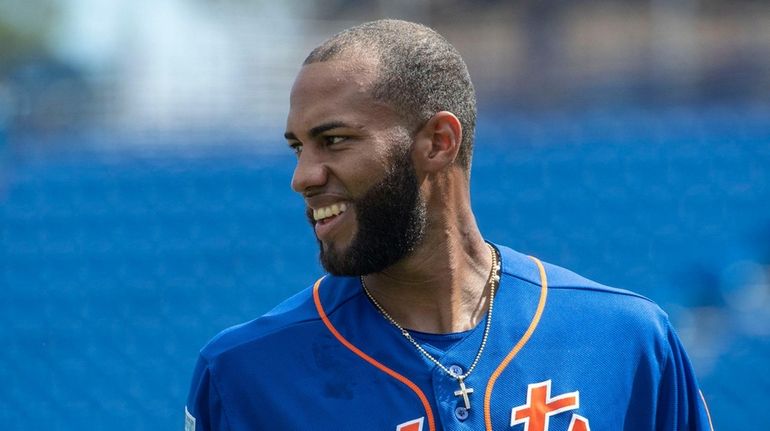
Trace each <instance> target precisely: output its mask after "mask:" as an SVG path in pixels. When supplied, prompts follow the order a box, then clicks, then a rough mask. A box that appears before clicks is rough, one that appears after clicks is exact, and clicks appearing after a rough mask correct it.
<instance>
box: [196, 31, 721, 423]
mask: <svg viewBox="0 0 770 431" xmlns="http://www.w3.org/2000/svg"><path fill="white" fill-rule="evenodd" d="M290 102H291V108H290V112H289V117H288V120H287V128H286V133H285V137H286V140H287V142H288V144H289V146H290V147H291V148H292V149H293V150H294V152H295V153H296V155H297V165H296V168H295V171H294V177H293V178H292V183H291V185H292V188H293V189H294V191H295V192H297V193H298V194H299V195H300V196H301V197H302V198H303V199H304V200H305V203H306V205H307V215H308V218H309V220H310V223H311V225H312V226H313V228H314V231H315V236H316V238H317V239H318V244H319V248H320V259H321V262H322V264H323V266H324V268H325V269H326V270H327V271H328V272H329V275H327V276H325V277H323V278H321V279H319V280H318V281H317V282H316V283H314V285H313V286H311V287H309V288H308V289H306V290H304V291H302V292H300V293H299V294H297V295H295V296H294V297H292V298H290V299H288V300H287V301H286V302H284V303H283V304H281V305H279V306H278V307H277V308H275V309H274V310H272V311H271V312H269V313H267V314H266V315H264V316H262V317H260V318H259V319H256V320H254V321H251V322H248V323H245V324H243V325H240V326H237V327H234V328H230V329H228V330H226V331H224V332H222V333H221V334H219V335H218V336H217V337H215V338H214V339H213V340H212V341H211V342H210V343H209V344H207V345H206V346H205V347H204V348H203V349H202V350H201V353H200V358H199V360H198V364H197V366H196V369H195V373H194V376H193V382H192V387H191V390H190V394H189V397H188V400H187V406H186V409H185V414H186V422H185V423H186V430H206V431H208V430H234V431H235V430H238V431H241V430H243V431H245V430H262V429H276V430H308V429H312V430H396V431H420V430H425V431H427V430H430V431H434V430H506V429H512V430H524V431H546V430H552V431H554V430H558V431H567V430H571V431H580V430H582V431H586V430H590V429H593V430H597V431H598V430H629V431H637V430H638V431H642V430H645V431H653V430H709V429H710V425H709V418H708V411H707V409H706V406H705V401H704V400H703V397H702V395H701V394H700V391H699V390H698V387H697V383H696V380H695V377H694V374H693V372H692V369H691V367H690V364H689V361H688V360H687V356H686V354H685V353H684V351H683V349H682V346H681V344H680V341H679V339H678V338H677V336H676V334H675V333H674V331H673V329H672V328H671V325H670V323H669V322H668V319H667V317H666V315H665V314H664V313H663V312H662V311H661V310H660V309H659V308H658V307H657V306H656V305H655V304H653V303H652V302H650V301H649V300H647V299H645V298H643V297H641V296H638V295H636V294H633V293H631V292H628V291H624V290H618V289H614V288H610V287H606V286H602V285H600V284H597V283H594V282H592V281H589V280H587V279H585V278H582V277H580V276H578V275H576V274H574V273H572V272H569V271H567V270H565V269H562V268H559V267H557V266H554V265H549V264H544V263H542V262H540V261H539V260H538V259H536V258H534V257H528V256H524V255H522V254H519V253H517V252H515V251H513V250H511V249H509V248H507V247H504V246H502V245H496V244H493V243H491V242H488V241H486V240H485V239H484V238H483V236H482V235H481V233H480V232H479V229H478V227H477V225H476V221H475V218H474V215H473V212H472V210H471V205H470V186H469V179H470V164H471V153H472V145H473V131H474V127H475V119H476V107H475V95H474V90H473V85H472V84H471V80H470V77H469V75H468V71H467V69H466V66H465V64H464V62H463V60H462V58H461V57H460V55H459V54H458V53H457V51H456V50H455V49H454V48H453V47H452V46H451V45H450V44H449V43H448V42H447V41H446V40H445V39H444V38H442V37H441V36H440V35H438V34H437V33H436V32H434V31H433V30H431V29H429V28H427V27H424V26H421V25H418V24H413V23H408V22H403V21H394V20H383V21H376V22H372V23H367V24H363V25H360V26H357V27H353V28H351V29H348V30H346V31H343V32H342V33H340V34H338V35H336V36H334V37H332V38H331V39H329V40H327V41H326V42H324V43H323V44H322V45H321V46H319V47H318V48H316V49H315V50H313V52H311V53H310V55H309V56H308V58H307V59H306V60H305V63H304V65H303V66H302V69H301V70H300V72H299V75H298V76H297V79H296V81H295V83H294V87H293V89H292V92H291V99H290ZM522 210H526V209H525V208H523V209H522Z"/></svg>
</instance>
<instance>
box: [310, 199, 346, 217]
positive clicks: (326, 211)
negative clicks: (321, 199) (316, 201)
mask: <svg viewBox="0 0 770 431" xmlns="http://www.w3.org/2000/svg"><path fill="white" fill-rule="evenodd" d="M347 209H348V206H347V204H345V203H344V202H342V203H339V204H333V205H329V206H328V207H323V208H318V209H314V210H313V219H315V221H318V220H323V219H325V218H329V217H331V216H336V215H340V214H342V213H343V212H345V210H347Z"/></svg>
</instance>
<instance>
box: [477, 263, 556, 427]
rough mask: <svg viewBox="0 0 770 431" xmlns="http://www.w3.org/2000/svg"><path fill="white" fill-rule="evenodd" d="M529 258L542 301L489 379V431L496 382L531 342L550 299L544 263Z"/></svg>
mask: <svg viewBox="0 0 770 431" xmlns="http://www.w3.org/2000/svg"><path fill="white" fill-rule="evenodd" d="M529 258H530V259H532V260H533V261H534V262H535V264H536V265H537V268H538V270H539V271H540V301H539V302H538V304H537V310H535V315H534V316H533V317H532V321H531V322H530V324H529V327H528V328H527V331H526V332H524V335H522V337H521V339H520V340H519V342H518V343H516V345H515V346H513V349H511V351H510V352H509V353H508V355H507V356H506V357H505V359H503V361H502V362H501V363H500V365H498V366H497V369H495V371H494V372H493V373H492V376H491V377H490V378H489V382H488V383H487V389H486V391H485V392H484V425H485V427H486V429H487V431H492V412H491V409H490V405H491V403H492V389H493V388H494V387H495V382H496V381H497V378H498V377H500V374H502V373H503V370H505V368H506V367H507V366H508V364H509V363H510V362H511V360H513V357H514V356H516V354H517V353H519V350H521V348H522V347H524V345H525V344H527V341H529V338H530V337H531V336H532V334H533V333H534V332H535V328H537V325H538V323H540V316H542V315H543V310H544V309H545V301H546V298H547V297H548V278H547V276H546V273H545V268H544V267H543V264H542V262H540V260H539V259H537V258H536V257H532V256H529Z"/></svg>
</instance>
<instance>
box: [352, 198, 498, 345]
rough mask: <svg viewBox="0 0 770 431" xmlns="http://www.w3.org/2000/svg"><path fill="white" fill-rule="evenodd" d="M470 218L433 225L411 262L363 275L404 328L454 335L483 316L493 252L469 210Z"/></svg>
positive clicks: (368, 285) (379, 300) (409, 257)
mask: <svg viewBox="0 0 770 431" xmlns="http://www.w3.org/2000/svg"><path fill="white" fill-rule="evenodd" d="M467 216H469V217H462V218H463V219H464V220H458V219H457V218H454V217H453V218H443V222H442V221H441V220H437V221H431V222H429V228H428V231H427V232H426V235H425V239H424V240H423V242H422V243H421V244H420V246H419V247H418V248H417V249H416V250H414V251H413V252H412V253H411V254H410V255H409V256H408V257H407V258H405V259H403V260H402V261H400V262H398V263H397V264H395V265H393V266H391V267H389V268H387V269H386V270H385V271H382V272H379V273H375V274H370V275H367V276H366V277H365V281H366V286H367V288H368V289H369V291H370V293H371V295H372V296H373V297H374V298H375V299H376V300H377V302H378V303H379V304H380V305H381V306H382V307H383V308H384V309H385V310H387V312H388V313H389V314H390V315H391V316H392V317H393V319H395V320H396V321H397V322H398V323H399V324H401V326H403V327H405V328H408V329H412V330H416V331H421V332H427V333H453V332H462V331H467V330H470V329H472V328H474V327H475V326H476V325H477V324H478V323H479V322H480V321H481V320H482V319H483V318H484V315H485V313H486V310H487V308H488V305H489V295H488V293H489V291H488V280H489V275H490V270H491V266H492V253H491V252H490V248H489V246H488V245H487V244H486V243H485V242H484V240H483V238H482V237H481V234H480V232H479V230H478V228H477V227H476V222H475V219H474V218H473V215H472V213H470V211H468V212H467ZM447 220H453V222H452V223H448V222H447Z"/></svg>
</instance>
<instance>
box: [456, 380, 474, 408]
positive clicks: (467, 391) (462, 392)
mask: <svg viewBox="0 0 770 431" xmlns="http://www.w3.org/2000/svg"><path fill="white" fill-rule="evenodd" d="M457 381H459V382H460V389H459V390H457V391H455V396H456V397H463V401H465V410H470V409H471V400H470V399H468V394H470V393H473V388H466V387H465V382H464V381H463V378H462V377H458V378H457Z"/></svg>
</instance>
